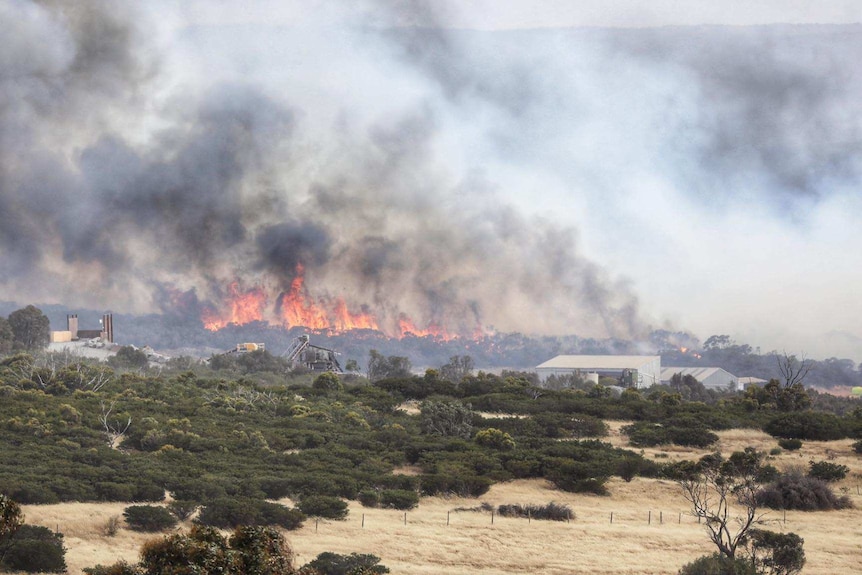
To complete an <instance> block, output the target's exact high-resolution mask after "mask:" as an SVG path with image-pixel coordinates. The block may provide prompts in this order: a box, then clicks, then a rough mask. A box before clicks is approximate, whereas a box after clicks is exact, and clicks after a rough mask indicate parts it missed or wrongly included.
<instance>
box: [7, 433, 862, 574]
mask: <svg viewBox="0 0 862 575" xmlns="http://www.w3.org/2000/svg"><path fill="white" fill-rule="evenodd" d="M624 424H625V422H611V424H610V427H611V435H610V436H609V438H607V440H608V441H610V442H612V443H614V444H616V445H623V444H624V441H625V438H624V437H621V436H620V435H619V428H620V427H621V426H622V425H624ZM718 435H719V437H720V438H721V440H720V447H721V449H722V451H724V452H725V453H730V452H731V451H733V450H740V449H743V448H744V447H746V446H749V445H752V446H754V447H756V448H758V449H760V450H764V451H767V452H768V451H769V449H770V448H772V447H774V446H775V445H776V441H775V440H774V439H773V438H771V437H769V436H768V435H766V434H763V433H761V432H758V431H750V430H730V431H723V432H719V433H718ZM851 444H852V440H841V441H831V442H805V444H804V445H803V447H802V449H801V450H800V451H799V452H792V453H790V452H784V453H782V454H780V455H778V456H775V457H773V458H771V459H770V460H769V463H772V464H773V465H776V466H777V467H779V468H785V467H787V466H789V465H802V466H804V467H806V468H807V465H808V461H809V459H814V460H827V459H829V458H831V461H833V462H835V463H840V464H844V465H847V466H848V467H850V473H849V474H848V476H847V478H846V479H845V480H844V481H841V482H838V483H837V484H835V485H834V488H835V489H836V491H837V492H839V493H840V490H841V489H842V488H845V489H846V490H847V492H848V493H849V495H850V496H851V499H852V500H853V503H854V505H855V506H856V508H855V509H850V510H844V511H833V512H808V513H805V512H798V511H794V512H788V513H787V522H786V524H784V523H779V522H778V521H779V520H780V519H783V514H782V513H781V512H777V511H770V512H769V515H768V518H769V519H770V520H771V521H772V524H771V525H769V526H768V528H769V529H773V530H779V531H782V530H784V531H793V532H795V533H797V534H799V535H800V536H801V537H802V538H803V539H805V552H806V555H807V557H808V563H807V564H806V566H805V569H804V573H805V574H806V575H832V574H833V573H858V572H862V555H860V554H859V541H860V540H862V496H860V495H858V494H857V491H856V488H857V485H859V484H862V476H860V475H862V457H860V456H858V455H856V454H854V453H853V451H852V449H851V447H850V445H851ZM661 452H664V453H667V454H668V458H667V459H664V458H663V459H658V460H657V461H667V460H676V459H694V458H697V457H699V456H701V455H703V454H705V453H707V452H708V450H692V449H680V448H673V449H672V450H666V449H661V448H657V449H648V450H645V454H646V455H647V456H648V457H654V455H655V454H657V453H661ZM608 488H609V490H610V493H611V495H610V497H597V496H590V495H579V494H571V493H565V492H561V491H557V490H554V489H552V487H551V486H550V484H549V483H548V482H546V481H544V480H519V481H512V482H508V483H504V484H499V485H494V486H493V487H492V488H491V490H490V491H489V492H488V493H487V494H486V495H485V496H483V497H481V498H480V499H478V500H475V499H460V498H442V497H428V498H423V499H422V500H421V503H420V506H419V508H417V509H415V510H413V511H408V512H407V524H406V525H405V524H404V512H400V511H395V510H387V509H367V508H363V507H362V506H360V505H359V504H358V503H356V502H351V503H350V515H349V516H348V518H347V520H346V521H322V520H321V521H320V522H319V523H318V524H317V525H315V521H314V520H313V519H310V520H308V521H306V523H305V526H304V527H303V528H302V529H301V530H299V531H292V532H288V533H286V536H287V538H288V540H289V541H290V544H291V545H292V546H293V548H294V551H295V552H296V554H297V562H298V563H299V564H302V563H306V562H308V561H311V560H312V559H314V557H316V556H317V554H319V553H321V552H323V551H333V552H336V553H351V552H357V553H373V554H374V555H377V556H379V557H381V563H383V564H384V565H386V566H387V567H389V568H390V569H391V570H392V573H393V574H394V575H399V574H401V575H408V574H410V575H413V574H419V575H421V574H429V575H430V574H432V573H433V574H437V573H441V572H445V573H453V574H465V575H472V574H476V575H479V574H480V573H481V574H483V575H503V574H515V573H518V574H520V573H543V574H547V575H563V574H566V575H570V574H571V573H591V574H598V575H600V574H612V573H613V574H624V575H640V574H643V575H653V574H668V575H671V574H675V573H676V572H677V571H678V569H679V567H680V566H682V565H683V564H684V563H687V562H689V561H691V560H693V559H694V558H696V557H698V556H700V555H703V554H707V553H711V552H712V551H713V550H712V549H711V548H710V546H709V543H708V541H707V538H706V535H705V533H704V530H703V527H702V526H700V525H698V523H697V521H696V520H694V519H693V518H691V517H689V516H687V515H685V513H686V511H687V507H686V505H685V500H684V499H683V498H682V494H681V493H680V491H679V488H678V487H677V486H676V485H675V484H674V483H673V482H670V481H661V480H654V479H643V478H635V479H634V480H633V481H632V482H631V483H625V482H624V481H622V480H621V479H619V478H613V479H611V480H610V481H609V482H608ZM548 501H555V502H557V503H560V504H564V505H568V506H570V507H571V508H572V510H573V511H574V512H575V514H576V515H577V519H576V520H575V521H572V522H571V523H565V522H552V521H532V522H528V520H527V519H522V518H506V517H500V516H495V517H494V520H493V524H492V523H491V514H490V512H484V511H482V512H469V511H463V512H452V511H451V510H453V509H455V508H458V507H464V508H470V507H476V506H478V505H479V504H480V502H487V503H489V504H490V505H493V506H494V507H496V506H498V505H500V504H507V503H519V504H522V505H527V504H536V505H544V504H546V503H547V502H548ZM125 507H126V504H122V503H104V504H95V503H84V504H81V503H66V504H60V505H44V506H34V505H28V506H24V512H25V514H26V516H27V522H28V523H34V524H39V525H45V526H47V527H50V528H52V529H55V528H57V526H59V528H60V531H62V532H63V533H64V534H65V544H66V547H67V548H68V553H67V563H68V565H69V573H72V574H78V573H80V572H81V570H82V569H83V568H84V567H88V566H92V565H95V564H96V563H102V564H108V563H112V562H114V561H117V560H119V559H126V560H127V561H134V560H136V558H137V553H138V550H139V548H140V545H141V544H142V543H143V541H145V540H146V539H148V538H150V537H152V535H148V534H141V533H135V532H132V531H129V530H127V529H121V530H120V532H119V534H118V535H117V536H115V537H105V536H104V535H103V534H102V528H103V526H104V524H105V523H106V522H107V520H108V519H109V518H110V517H112V516H116V515H120V516H122V512H123V509H124V508H125ZM611 513H613V514H614V518H613V523H611V522H610V515H611ZM363 514H364V515H365V526H364V527H363V526H362V516H363ZM447 514H448V522H449V525H448V526H447ZM680 514H682V517H681V518H680ZM648 521H649V522H648Z"/></svg>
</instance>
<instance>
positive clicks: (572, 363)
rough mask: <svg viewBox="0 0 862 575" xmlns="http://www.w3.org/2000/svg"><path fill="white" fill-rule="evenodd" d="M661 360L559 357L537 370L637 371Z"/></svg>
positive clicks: (585, 356)
mask: <svg viewBox="0 0 862 575" xmlns="http://www.w3.org/2000/svg"><path fill="white" fill-rule="evenodd" d="M659 359H660V358H659V356H657V355H558V356H557V357H555V358H553V359H549V360H548V361H546V362H545V363H543V364H541V365H538V366H536V369H543V368H545V369H637V368H639V367H640V366H642V365H644V364H647V363H651V362H653V361H658V360H659Z"/></svg>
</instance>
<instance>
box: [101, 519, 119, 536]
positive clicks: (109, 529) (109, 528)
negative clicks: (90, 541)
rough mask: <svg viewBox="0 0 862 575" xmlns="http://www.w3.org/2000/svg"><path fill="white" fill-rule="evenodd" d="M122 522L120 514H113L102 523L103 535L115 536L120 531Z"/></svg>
mask: <svg viewBox="0 0 862 575" xmlns="http://www.w3.org/2000/svg"><path fill="white" fill-rule="evenodd" d="M121 524H122V522H121V521H120V516H119V515H113V516H111V517H109V518H108V520H107V521H105V522H104V523H103V524H102V529H101V531H102V535H104V536H105V537H115V536H116V535H117V533H119V532H120V527H121Z"/></svg>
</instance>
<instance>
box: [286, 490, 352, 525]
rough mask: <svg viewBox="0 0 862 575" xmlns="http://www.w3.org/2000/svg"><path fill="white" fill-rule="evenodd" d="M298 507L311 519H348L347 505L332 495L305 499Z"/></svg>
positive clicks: (312, 496) (313, 496)
mask: <svg viewBox="0 0 862 575" xmlns="http://www.w3.org/2000/svg"><path fill="white" fill-rule="evenodd" d="M297 507H299V510H300V511H302V512H303V513H305V514H306V515H308V516H309V517H322V518H324V519H338V520H340V519H346V518H347V514H348V512H349V511H348V509H347V503H345V502H344V501H343V500H342V499H340V498H338V497H332V496H330V495H311V496H309V497H304V498H303V499H302V500H301V501H300V502H299V505H298V506H297Z"/></svg>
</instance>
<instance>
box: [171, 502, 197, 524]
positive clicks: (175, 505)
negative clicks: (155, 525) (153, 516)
mask: <svg viewBox="0 0 862 575" xmlns="http://www.w3.org/2000/svg"><path fill="white" fill-rule="evenodd" d="M198 507H199V505H198V503H197V502H196V501H185V500H182V499H178V500H174V501H171V502H170V503H168V511H170V512H171V513H173V514H174V517H176V518H177V519H179V520H180V521H185V520H186V519H188V518H189V517H191V516H192V514H193V513H194V512H195V511H197V509H198Z"/></svg>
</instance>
